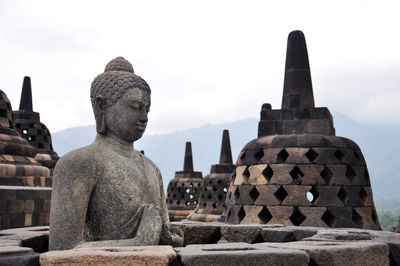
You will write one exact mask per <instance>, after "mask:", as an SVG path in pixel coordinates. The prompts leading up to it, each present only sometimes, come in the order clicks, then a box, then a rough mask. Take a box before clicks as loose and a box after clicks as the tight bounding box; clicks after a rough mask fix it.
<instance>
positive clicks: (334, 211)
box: [327, 207, 361, 228]
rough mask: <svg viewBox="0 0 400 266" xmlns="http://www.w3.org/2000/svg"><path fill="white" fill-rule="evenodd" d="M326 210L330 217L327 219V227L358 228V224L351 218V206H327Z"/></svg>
mask: <svg viewBox="0 0 400 266" xmlns="http://www.w3.org/2000/svg"><path fill="white" fill-rule="evenodd" d="M328 211H329V213H330V214H331V217H332V218H331V219H329V221H328V223H327V224H328V225H329V227H335V228H348V227H353V228H359V227H361V225H360V224H357V223H356V222H354V221H353V220H352V218H353V208H352V207H328Z"/></svg>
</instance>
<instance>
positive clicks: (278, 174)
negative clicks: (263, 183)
mask: <svg viewBox="0 0 400 266" xmlns="http://www.w3.org/2000/svg"><path fill="white" fill-rule="evenodd" d="M294 166H295V165H294V164H270V167H271V168H272V170H273V172H274V175H273V176H272V177H271V180H270V181H269V184H271V185H275V184H277V185H290V184H292V183H293V178H292V177H291V176H290V174H289V173H290V171H291V170H292V169H293V167H294Z"/></svg>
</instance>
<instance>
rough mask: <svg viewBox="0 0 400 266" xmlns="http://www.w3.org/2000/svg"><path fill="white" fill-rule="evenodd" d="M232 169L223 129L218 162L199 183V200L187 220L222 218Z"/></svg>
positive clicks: (215, 219)
mask: <svg viewBox="0 0 400 266" xmlns="http://www.w3.org/2000/svg"><path fill="white" fill-rule="evenodd" d="M234 169H235V165H234V164H233V163H232V151H231V143H230V140H229V131H228V130H224V131H223V133H222V144H221V154H220V159H219V164H214V165H212V166H211V171H210V174H209V175H206V176H205V177H204V178H203V181H202V182H201V183H200V195H199V202H198V205H197V207H196V209H195V210H194V211H193V212H192V213H191V214H190V215H189V216H188V217H187V219H188V220H192V221H204V222H213V221H219V220H222V218H221V215H222V214H223V212H224V210H225V201H226V193H227V192H228V183H229V180H230V178H231V176H232V174H233V171H234Z"/></svg>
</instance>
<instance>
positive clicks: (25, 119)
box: [13, 77, 59, 173]
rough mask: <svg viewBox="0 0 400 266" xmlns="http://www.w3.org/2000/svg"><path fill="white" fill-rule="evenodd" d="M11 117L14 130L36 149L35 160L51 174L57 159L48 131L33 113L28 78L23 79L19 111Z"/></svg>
mask: <svg viewBox="0 0 400 266" xmlns="http://www.w3.org/2000/svg"><path fill="white" fill-rule="evenodd" d="M13 115H14V123H15V129H16V130H17V131H18V132H19V134H20V135H21V136H22V137H23V138H24V139H26V140H27V141H28V142H29V144H31V145H32V146H34V147H36V148H37V149H38V153H37V154H36V156H35V158H36V159H37V160H38V161H39V162H40V163H41V164H42V165H44V166H46V167H48V168H49V169H50V171H51V173H52V172H53V170H54V167H55V165H56V163H57V161H58V159H59V157H58V155H57V153H56V152H54V150H53V145H52V142H51V135H50V131H49V130H48V129H47V127H46V125H44V124H43V123H41V122H40V115H39V113H37V112H34V111H33V106H32V88H31V79H30V77H25V78H24V82H23V85H22V93H21V101H20V104H19V110H18V111H13Z"/></svg>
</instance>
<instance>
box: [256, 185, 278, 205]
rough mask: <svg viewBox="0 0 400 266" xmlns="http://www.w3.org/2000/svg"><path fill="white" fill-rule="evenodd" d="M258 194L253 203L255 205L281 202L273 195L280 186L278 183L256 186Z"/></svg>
mask: <svg viewBox="0 0 400 266" xmlns="http://www.w3.org/2000/svg"><path fill="white" fill-rule="evenodd" d="M256 187H257V190H258V192H259V193H260V195H259V196H258V198H257V200H256V202H255V204H256V205H268V206H272V205H280V204H281V202H280V201H279V200H278V199H277V198H276V197H275V196H274V193H275V192H276V191H277V190H278V188H279V187H280V186H279V185H268V186H267V185H264V186H256Z"/></svg>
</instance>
